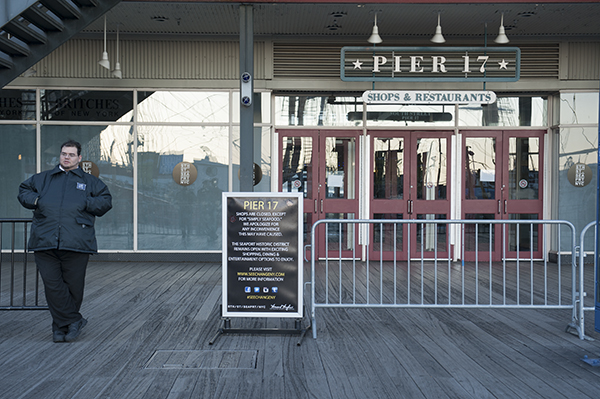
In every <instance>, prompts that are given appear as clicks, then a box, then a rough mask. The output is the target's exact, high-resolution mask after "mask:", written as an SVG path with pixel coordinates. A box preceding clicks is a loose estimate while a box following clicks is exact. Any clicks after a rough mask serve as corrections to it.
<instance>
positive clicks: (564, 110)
mask: <svg viewBox="0 0 600 399" xmlns="http://www.w3.org/2000/svg"><path fill="white" fill-rule="evenodd" d="M594 123H598V92H593V93H561V95H560V124H561V125H577V124H594Z"/></svg>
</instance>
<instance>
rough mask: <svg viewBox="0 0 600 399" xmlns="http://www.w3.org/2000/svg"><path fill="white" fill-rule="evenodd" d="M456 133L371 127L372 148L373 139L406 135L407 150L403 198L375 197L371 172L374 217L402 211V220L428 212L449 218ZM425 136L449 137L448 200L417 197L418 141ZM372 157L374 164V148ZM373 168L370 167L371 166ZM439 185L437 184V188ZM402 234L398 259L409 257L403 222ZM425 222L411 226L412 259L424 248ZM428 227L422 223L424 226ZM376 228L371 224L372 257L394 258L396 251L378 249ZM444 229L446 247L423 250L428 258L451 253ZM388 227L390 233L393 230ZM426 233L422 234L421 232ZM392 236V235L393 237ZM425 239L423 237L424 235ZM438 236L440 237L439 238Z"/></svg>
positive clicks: (419, 254)
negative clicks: (421, 243)
mask: <svg viewBox="0 0 600 399" xmlns="http://www.w3.org/2000/svg"><path fill="white" fill-rule="evenodd" d="M452 134H453V132H451V131H446V130H444V131H410V130H371V131H369V137H370V142H371V148H373V149H374V141H375V139H376V138H382V137H389V138H403V139H404V149H403V151H402V153H403V157H404V160H403V163H404V180H403V184H404V189H403V198H402V199H374V192H373V191H374V173H371V174H370V178H369V181H370V187H371V188H370V190H369V201H370V215H371V219H373V218H374V215H375V214H401V215H402V218H403V219H408V220H414V219H417V215H426V214H433V215H437V214H442V215H446V218H449V217H450V193H451V184H450V182H451V176H450V172H451V167H450V166H451V165H452V162H451V151H450V149H451V137H452ZM424 138H439V139H442V138H445V139H446V161H445V162H446V165H445V168H446V198H445V199H436V200H427V199H423V198H417V188H416V185H417V181H418V177H417V172H418V171H417V155H416V154H417V144H418V140H419V139H424ZM372 155H373V157H372V158H373V159H372V160H371V167H373V166H374V165H373V164H374V162H375V160H374V156H375V153H374V151H372ZM369 170H371V169H369ZM436 188H437V187H436ZM401 226H402V227H401V228H402V237H404V238H403V241H405V242H403V243H402V246H401V248H397V250H399V252H398V253H397V255H396V259H398V260H406V259H407V258H408V251H407V246H406V245H407V243H408V239H407V237H408V236H407V234H408V224H402V225H401ZM384 227H385V226H384ZM421 227H422V225H421V224H420V223H417V224H411V225H410V231H411V234H410V243H411V249H410V253H411V258H415V257H416V258H418V257H420V256H421V248H420V247H418V246H417V230H418V229H419V230H420V229H421ZM425 227H426V226H425V225H423V228H425ZM374 228H377V227H372V228H371V231H370V234H369V237H370V240H371V242H370V245H369V248H370V254H369V256H370V257H371V258H372V259H379V258H380V257H382V258H383V260H392V259H394V251H390V250H385V248H384V251H383V253H380V251H379V248H378V246H379V243H376V242H373V241H374V238H375V234H374V231H373V229H374ZM442 229H444V230H445V232H446V233H445V234H446V242H445V248H442V250H440V248H438V251H437V253H436V252H434V251H429V250H424V251H423V256H424V257H425V258H433V257H434V256H437V257H438V258H447V257H448V256H449V252H448V250H449V236H448V235H449V229H448V226H445V227H444V226H442V225H438V228H437V230H438V231H441V230H442ZM389 230H391V234H392V235H393V230H392V229H389ZM389 230H388V232H387V233H388V234H389V233H390V231H389ZM422 235H423V234H422ZM392 239H393V238H392ZM422 239H424V237H422ZM438 239H439V238H438Z"/></svg>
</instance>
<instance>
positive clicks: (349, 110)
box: [275, 96, 363, 126]
mask: <svg viewBox="0 0 600 399" xmlns="http://www.w3.org/2000/svg"><path fill="white" fill-rule="evenodd" d="M362 110H363V102H362V99H361V98H360V97H308V96H300V97H297V96H278V97H275V124H276V125H280V126H362Z"/></svg>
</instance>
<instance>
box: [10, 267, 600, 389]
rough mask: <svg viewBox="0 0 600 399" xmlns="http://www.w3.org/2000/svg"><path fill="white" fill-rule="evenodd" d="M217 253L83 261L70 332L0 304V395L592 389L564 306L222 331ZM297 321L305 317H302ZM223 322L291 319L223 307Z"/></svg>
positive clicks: (39, 315) (327, 313)
mask: <svg viewBox="0 0 600 399" xmlns="http://www.w3.org/2000/svg"><path fill="white" fill-rule="evenodd" d="M220 300H221V268H220V265H219V264H193V263H136V262H128V263H119V262H115V263H108V262H106V263H105V262H91V263H90V266H89V272H88V276H87V288H86V298H85V301H84V305H83V309H82V312H83V313H84V315H85V317H87V318H88V319H89V323H88V325H87V326H86V328H85V330H84V332H83V334H82V335H81V337H80V338H79V339H78V340H77V341H76V342H73V343H60V344H56V343H53V342H52V339H51V338H52V337H51V331H50V323H51V321H50V316H49V314H48V312H47V311H2V312H0V375H1V377H2V378H0V397H1V398H7V399H8V398H10V399H17V398H35V399H40V398H82V399H90V398H127V399H130V398H169V399H170V398H257V399H258V398H260V399H263V398H340V399H341V398H344V399H346V398H436V399H437V398H447V397H451V398H477V399H479V398H528V399H529V398H562V397H576V398H587V397H589V398H598V397H599V395H600V367H593V366H591V365H589V364H587V363H585V362H583V361H581V358H583V357H584V356H585V355H587V356H589V357H590V358H598V357H600V334H599V333H596V332H594V329H593V313H588V314H586V317H587V318H586V333H587V335H588V336H590V337H592V338H595V339H596V341H588V340H585V341H582V340H580V339H578V337H577V336H575V335H573V334H569V333H566V332H565V327H566V325H567V324H568V323H569V322H570V320H571V314H570V311H569V310H531V309H529V310H528V309H318V312H317V321H318V338H317V339H316V340H313V339H312V337H311V334H308V335H307V337H306V338H304V340H303V341H302V345H301V346H297V345H296V342H297V340H298V337H296V336H291V335H263V334H251V335H224V336H221V337H220V338H218V339H217V340H216V342H215V343H214V345H209V341H210V340H211V339H212V338H213V337H214V335H215V333H216V332H217V329H218V328H219V327H221V323H220V314H219V305H220ZM304 323H305V324H306V323H307V322H306V321H305V322H304ZM232 327H254V328H256V327H284V328H292V327H293V320H275V319H271V320H265V319H234V320H233V321H232Z"/></svg>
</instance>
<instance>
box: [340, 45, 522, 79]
mask: <svg viewBox="0 0 600 399" xmlns="http://www.w3.org/2000/svg"><path fill="white" fill-rule="evenodd" d="M520 73H521V50H520V49H519V48H518V47H377V46H371V47H342V52H341V71H340V77H341V79H342V80H343V81H346V82H357V81H358V82H409V81H410V82H415V81H420V82H433V81H436V82H516V81H518V80H519V78H520Z"/></svg>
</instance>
